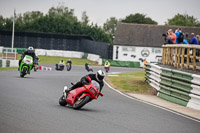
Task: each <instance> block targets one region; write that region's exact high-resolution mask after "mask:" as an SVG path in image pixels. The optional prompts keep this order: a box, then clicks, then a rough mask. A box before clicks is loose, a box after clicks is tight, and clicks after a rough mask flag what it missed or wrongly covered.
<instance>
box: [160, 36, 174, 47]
mask: <svg viewBox="0 0 200 133" xmlns="http://www.w3.org/2000/svg"><path fill="white" fill-rule="evenodd" d="M162 36H163V37H164V40H165V42H164V45H165V44H173V41H172V39H171V38H170V37H169V36H168V33H167V35H166V34H165V33H163V34H162Z"/></svg>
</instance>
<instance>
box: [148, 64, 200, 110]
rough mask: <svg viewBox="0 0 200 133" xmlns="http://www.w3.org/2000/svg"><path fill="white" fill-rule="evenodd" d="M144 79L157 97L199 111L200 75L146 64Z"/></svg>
mask: <svg viewBox="0 0 200 133" xmlns="http://www.w3.org/2000/svg"><path fill="white" fill-rule="evenodd" d="M145 65H146V69H145V72H146V73H145V78H146V82H148V83H149V84H150V85H151V86H152V87H153V88H154V89H156V90H157V96H158V97H160V98H162V99H165V100H168V101H170V102H173V103H176V104H179V105H182V106H186V107H190V108H193V109H197V110H200V75H196V74H191V73H186V72H182V71H178V70H172V69H168V68H162V67H160V66H158V65H155V64H150V63H146V64H145Z"/></svg>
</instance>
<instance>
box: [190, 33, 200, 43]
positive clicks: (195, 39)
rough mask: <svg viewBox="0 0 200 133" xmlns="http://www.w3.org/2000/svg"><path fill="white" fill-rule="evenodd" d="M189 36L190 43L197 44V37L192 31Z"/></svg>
mask: <svg viewBox="0 0 200 133" xmlns="http://www.w3.org/2000/svg"><path fill="white" fill-rule="evenodd" d="M191 37H192V39H191V40H190V44H195V45H199V42H198V40H197V38H196V37H195V34H194V33H191Z"/></svg>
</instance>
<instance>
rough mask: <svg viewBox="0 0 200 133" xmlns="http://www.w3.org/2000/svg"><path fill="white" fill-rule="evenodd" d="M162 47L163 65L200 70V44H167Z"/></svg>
mask: <svg viewBox="0 0 200 133" xmlns="http://www.w3.org/2000/svg"><path fill="white" fill-rule="evenodd" d="M162 48H163V54H162V64H163V65H173V66H174V67H176V68H177V69H183V68H186V69H190V68H191V69H193V70H196V69H198V70H200V63H199V61H200V56H199V52H200V45H191V44H190V45H186V44H167V45H163V46H162Z"/></svg>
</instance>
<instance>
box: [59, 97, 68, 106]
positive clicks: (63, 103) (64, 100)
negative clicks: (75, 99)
mask: <svg viewBox="0 0 200 133" xmlns="http://www.w3.org/2000/svg"><path fill="white" fill-rule="evenodd" d="M59 104H60V105H61V106H65V105H67V101H66V99H65V97H64V96H61V97H60V99H59Z"/></svg>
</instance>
